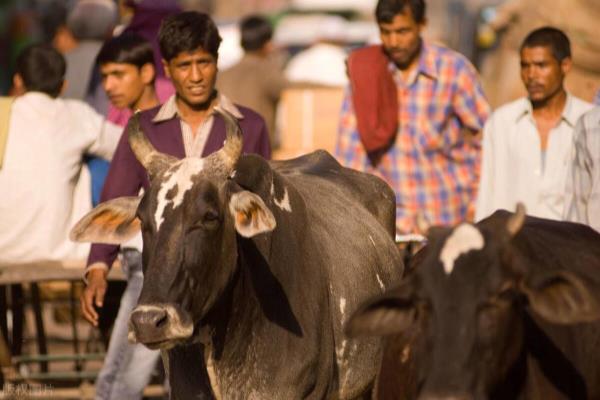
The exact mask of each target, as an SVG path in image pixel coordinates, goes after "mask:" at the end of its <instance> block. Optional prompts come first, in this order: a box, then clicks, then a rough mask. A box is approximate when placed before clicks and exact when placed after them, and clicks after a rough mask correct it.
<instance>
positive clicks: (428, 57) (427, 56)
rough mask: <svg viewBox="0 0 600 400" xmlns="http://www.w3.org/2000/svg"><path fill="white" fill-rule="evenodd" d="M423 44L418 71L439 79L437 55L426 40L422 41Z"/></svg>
mask: <svg viewBox="0 0 600 400" xmlns="http://www.w3.org/2000/svg"><path fill="white" fill-rule="evenodd" d="M421 43H422V44H421V54H419V66H418V67H417V68H418V71H419V73H421V74H423V75H427V76H429V77H431V78H433V79H437V77H438V68H437V64H436V55H435V54H434V52H433V51H432V50H431V48H430V47H429V45H427V43H425V41H424V40H422V42H421Z"/></svg>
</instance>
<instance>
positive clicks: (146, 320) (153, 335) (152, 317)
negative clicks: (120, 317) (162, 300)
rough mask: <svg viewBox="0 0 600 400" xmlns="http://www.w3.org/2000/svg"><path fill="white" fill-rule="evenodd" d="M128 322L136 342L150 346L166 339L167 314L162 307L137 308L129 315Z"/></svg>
mask: <svg viewBox="0 0 600 400" xmlns="http://www.w3.org/2000/svg"><path fill="white" fill-rule="evenodd" d="M129 322H130V330H131V329H133V331H134V333H135V335H134V337H135V338H136V340H137V341H138V342H141V343H144V344H152V343H157V342H161V341H164V340H166V339H167V335H168V332H167V330H168V325H169V313H168V312H167V310H166V309H165V308H164V307H157V306H138V307H137V308H136V309H134V310H133V312H132V313H131V316H130V317H129Z"/></svg>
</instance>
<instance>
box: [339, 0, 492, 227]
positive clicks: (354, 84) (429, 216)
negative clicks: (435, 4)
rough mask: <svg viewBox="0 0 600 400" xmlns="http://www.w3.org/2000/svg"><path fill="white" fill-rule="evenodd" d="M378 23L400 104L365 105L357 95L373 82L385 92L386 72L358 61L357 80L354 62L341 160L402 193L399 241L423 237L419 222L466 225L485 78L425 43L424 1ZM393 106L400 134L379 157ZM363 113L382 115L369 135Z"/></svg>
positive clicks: (388, 4)
mask: <svg viewBox="0 0 600 400" xmlns="http://www.w3.org/2000/svg"><path fill="white" fill-rule="evenodd" d="M375 17H376V19H377V23H378V25H379V30H380V37H381V41H382V47H379V46H378V47H379V48H380V49H381V50H382V51H380V53H381V54H383V57H385V58H384V60H385V62H384V63H385V69H387V72H386V71H383V72H382V73H383V74H384V75H385V74H386V73H387V74H389V75H390V77H391V78H392V79H393V80H392V79H389V82H390V85H395V87H393V89H392V96H388V97H385V96H384V98H383V99H382V97H381V96H379V97H378V96H377V94H376V93H375V94H371V95H370V96H369V95H367V96H366V97H367V98H368V99H373V98H375V99H379V100H380V102H381V104H376V103H373V102H371V101H370V100H369V101H364V100H362V99H361V97H360V95H357V93H356V92H357V91H358V90H359V89H360V88H361V82H362V83H364V82H367V83H366V87H367V89H366V91H367V92H369V91H373V90H380V88H379V86H378V85H379V80H378V79H377V78H378V77H377V74H378V70H376V69H375V68H373V69H371V70H369V68H368V66H367V65H365V64H364V63H369V62H371V61H370V59H364V60H363V61H361V60H360V59H358V57H355V58H357V60H356V61H355V63H356V65H357V68H360V67H362V68H363V70H364V71H367V72H365V73H364V74H363V75H362V76H360V74H359V75H357V76H353V63H352V57H353V56H352V55H351V56H350V58H349V61H348V66H349V74H350V81H351V85H350V87H349V88H348V89H347V90H346V96H345V99H344V102H343V107H342V111H341V117H340V126H339V136H338V141H337V145H336V157H337V158H338V160H339V161H340V162H341V163H342V164H344V165H345V166H347V167H351V168H354V169H358V170H361V171H367V172H371V173H373V174H376V175H378V176H380V177H381V178H383V179H384V180H385V181H386V182H387V183H388V184H389V185H390V186H391V187H392V188H393V189H394V191H395V193H396V229H397V232H398V233H399V234H408V233H415V232H418V229H417V227H416V225H417V224H416V219H417V215H419V214H420V215H421V216H422V217H424V218H425V220H426V221H427V222H428V223H429V224H435V225H448V224H454V223H457V222H459V221H462V220H465V219H467V218H468V217H470V215H471V213H472V211H473V210H472V207H473V202H474V199H475V197H476V194H477V193H476V190H477V182H478V176H479V165H480V142H479V138H478V137H477V136H476V135H477V133H478V132H480V131H481V130H482V128H483V125H484V123H485V121H486V119H487V117H488V115H489V113H490V107H489V104H488V102H487V100H486V99H485V96H484V94H483V89H482V87H481V84H480V82H479V77H478V75H477V72H476V70H475V68H474V67H473V66H472V65H471V63H470V62H469V61H468V60H467V59H466V58H465V57H464V56H462V55H460V54H458V53H456V52H454V51H452V50H450V49H447V48H444V47H440V46H438V45H434V44H432V43H427V42H426V41H424V40H423V39H422V38H421V31H422V30H423V28H424V26H425V2H424V0H379V1H378V4H377V7H376V10H375ZM359 51H360V50H359ZM361 62H362V64H363V65H362V66H361V65H360V63H361ZM365 67H367V68H366V69H365ZM392 82H393V83H392ZM385 84H386V83H385V82H383V83H382V84H381V85H385ZM362 87H363V88H364V87H365V85H364V84H363V86H362ZM371 88H374V89H371ZM360 90H361V94H362V89H360ZM381 90H383V89H381ZM353 91H354V92H355V93H353ZM394 92H395V93H396V94H397V98H393V97H394V96H393V94H394ZM380 93H381V92H380ZM386 93H390V91H389V88H388V90H387V91H386ZM390 102H391V103H390ZM373 104H375V105H373ZM390 104H394V108H393V109H392V110H397V113H395V112H393V111H392V113H391V114H392V115H391V117H392V118H393V119H394V121H393V122H394V123H393V125H391V124H387V125H386V126H388V127H389V126H393V132H392V134H391V136H390V137H389V140H388V143H387V144H385V145H383V146H380V144H381V141H379V142H377V143H378V144H377V146H379V148H377V149H376V150H374V151H373V147H374V146H371V148H369V143H372V142H370V141H369V139H372V138H371V137H370V136H369V135H376V134H378V133H374V132H375V131H377V132H379V131H378V129H379V128H381V126H374V125H373V124H380V125H381V124H383V123H380V122H377V121H383V120H385V119H386V118H385V115H383V114H384V113H385V111H381V110H385V108H386V107H387V108H388V109H389V105H390ZM396 104H397V107H396V106H395V105H396ZM361 107H365V108H367V109H368V108H372V109H373V110H369V111H368V112H367V113H366V114H367V119H368V118H369V115H368V113H369V112H372V114H373V115H374V117H373V115H371V116H370V117H371V118H370V121H371V122H372V123H371V125H368V124H366V128H365V124H364V123H363V124H362V125H361V120H360V118H361V112H360V108H361ZM355 110H358V111H359V112H356V111H355ZM388 114H389V113H388ZM362 115H365V113H364V112H363V113H362ZM388 120H389V118H388ZM373 121H375V122H373ZM361 127H362V128H363V129H362V130H361V129H360V128H361ZM370 127H373V129H372V130H371V129H370ZM388 130H389V129H388Z"/></svg>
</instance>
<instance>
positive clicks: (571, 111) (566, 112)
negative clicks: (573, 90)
mask: <svg viewBox="0 0 600 400" xmlns="http://www.w3.org/2000/svg"><path fill="white" fill-rule="evenodd" d="M526 115H533V107H532V106H531V101H529V99H525V101H523V108H522V109H521V112H519V113H517V118H516V120H517V121H519V120H520V119H521V118H523V117H524V116H526ZM560 119H561V121H565V122H566V123H567V124H569V125H570V126H572V127H574V126H575V124H576V123H577V119H578V114H577V110H575V107H574V105H573V97H572V96H571V95H570V94H569V93H567V100H566V101H565V107H564V108H563V111H562V115H561V117H560Z"/></svg>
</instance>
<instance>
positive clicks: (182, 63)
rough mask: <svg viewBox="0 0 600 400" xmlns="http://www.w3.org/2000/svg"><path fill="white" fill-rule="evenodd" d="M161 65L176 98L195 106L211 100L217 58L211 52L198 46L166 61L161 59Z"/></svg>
mask: <svg viewBox="0 0 600 400" xmlns="http://www.w3.org/2000/svg"><path fill="white" fill-rule="evenodd" d="M163 65H164V67H165V73H166V75H167V76H168V77H169V78H170V79H171V81H172V82H173V86H175V91H176V92H177V95H178V98H179V99H180V100H181V101H183V102H184V103H185V104H187V105H188V106H190V107H191V108H197V107H203V106H205V105H206V104H207V103H208V102H209V101H210V100H211V97H212V94H213V92H214V90H215V81H216V79H217V60H216V59H215V57H213V55H212V54H210V53H208V52H206V51H204V50H203V49H202V48H198V49H197V50H194V51H191V52H181V53H179V54H178V55H177V56H176V57H174V58H172V59H171V60H170V61H168V62H167V61H165V60H163Z"/></svg>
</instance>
